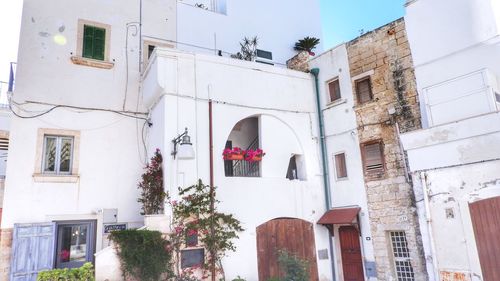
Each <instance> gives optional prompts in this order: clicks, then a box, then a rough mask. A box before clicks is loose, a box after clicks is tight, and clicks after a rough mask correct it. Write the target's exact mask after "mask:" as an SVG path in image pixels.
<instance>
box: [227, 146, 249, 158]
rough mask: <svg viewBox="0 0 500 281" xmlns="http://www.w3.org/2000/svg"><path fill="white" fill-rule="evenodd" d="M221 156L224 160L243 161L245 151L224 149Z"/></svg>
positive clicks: (237, 148) (236, 148)
mask: <svg viewBox="0 0 500 281" xmlns="http://www.w3.org/2000/svg"><path fill="white" fill-rule="evenodd" d="M222 156H223V157H224V160H243V158H244V156H245V150H243V149H241V148H239V147H235V148H226V149H224V151H223V152H222Z"/></svg>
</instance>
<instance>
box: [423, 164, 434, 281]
mask: <svg viewBox="0 0 500 281" xmlns="http://www.w3.org/2000/svg"><path fill="white" fill-rule="evenodd" d="M420 180H421V181H422V189H423V191H424V205H425V221H426V222H427V232H428V233H429V240H430V241H429V244H430V246H431V256H432V266H433V269H434V272H433V273H434V274H433V277H434V278H435V279H434V280H439V269H438V263H437V255H436V245H435V244H434V234H433V231H432V217H431V207H430V203H429V189H428V186H427V174H426V173H420Z"/></svg>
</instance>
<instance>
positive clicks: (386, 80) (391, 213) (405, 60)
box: [347, 19, 427, 281]
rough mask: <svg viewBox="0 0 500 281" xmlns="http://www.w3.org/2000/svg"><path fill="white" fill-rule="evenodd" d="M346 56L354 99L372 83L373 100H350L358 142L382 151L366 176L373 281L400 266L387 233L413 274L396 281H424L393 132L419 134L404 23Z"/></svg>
mask: <svg viewBox="0 0 500 281" xmlns="http://www.w3.org/2000/svg"><path fill="white" fill-rule="evenodd" d="M347 51H348V56H349V66H350V71H351V78H352V79H353V87H354V89H353V90H354V93H356V81H357V80H358V79H363V78H366V77H369V78H370V80H371V89H372V97H373V98H372V100H370V101H367V102H364V103H360V102H359V101H358V100H357V95H356V94H355V95H354V96H355V97H354V98H355V106H354V111H355V113H356V120H357V126H358V134H359V141H360V143H361V144H363V143H366V142H370V141H381V143H382V147H383V159H384V162H385V164H384V166H385V167H384V169H383V171H381V172H377V173H375V174H373V173H366V172H365V187H366V190H367V197H368V198H367V199H368V210H369V216H370V224H371V228H372V239H373V245H374V251H375V261H376V266H377V276H378V280H398V278H397V277H398V272H397V271H400V270H397V269H396V261H398V262H399V264H398V265H401V260H404V259H401V257H400V256H397V257H395V253H394V250H393V243H392V240H391V232H398V233H401V232H404V233H405V235H406V240H407V248H408V250H409V256H410V257H409V263H406V265H409V264H411V269H408V267H407V268H406V270H412V271H413V274H414V279H411V278H408V279H400V280H422V281H423V280H427V274H426V269H425V262H424V254H423V247H422V242H421V237H420V229H419V225H418V218H417V213H416V206H415V200H414V196H413V188H412V185H411V182H410V180H409V177H408V176H407V172H406V162H405V158H404V157H403V153H404V152H403V151H402V149H401V147H400V144H399V138H398V129H397V128H398V127H399V130H400V132H401V133H403V132H408V131H412V130H416V129H420V128H421V123H420V111H419V103H418V97H417V90H416V82H415V75H414V70H413V62H412V57H411V51H410V47H409V44H408V41H407V37H406V31H405V23H404V20H403V19H399V20H396V21H394V22H392V23H390V24H387V25H385V26H382V27H380V28H378V29H376V30H374V31H372V32H369V33H366V34H364V35H361V36H360V37H358V38H356V39H354V40H353V41H351V42H349V43H348V44H347ZM399 246H401V245H399ZM402 246H403V247H404V246H405V245H402ZM407 261H408V260H407ZM403 263H404V261H403ZM400 274H401V273H400ZM410 275H411V273H410ZM408 277H409V276H408Z"/></svg>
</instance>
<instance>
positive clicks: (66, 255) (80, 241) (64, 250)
mask: <svg viewBox="0 0 500 281" xmlns="http://www.w3.org/2000/svg"><path fill="white" fill-rule="evenodd" d="M87 232H88V226H87V225H68V226H61V227H60V228H59V235H60V237H61V239H60V243H61V244H60V245H59V247H58V249H59V252H58V253H57V255H58V258H59V260H60V262H63V263H64V262H85V261H86V260H87Z"/></svg>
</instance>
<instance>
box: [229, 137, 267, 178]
mask: <svg viewBox="0 0 500 281" xmlns="http://www.w3.org/2000/svg"><path fill="white" fill-rule="evenodd" d="M257 148H259V139H258V138H255V139H254V141H252V143H251V144H250V145H249V146H248V147H247V150H249V149H254V150H255V149H257ZM224 165H225V173H226V177H260V162H258V161H255V162H250V161H245V160H236V161H232V160H226V161H224Z"/></svg>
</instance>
